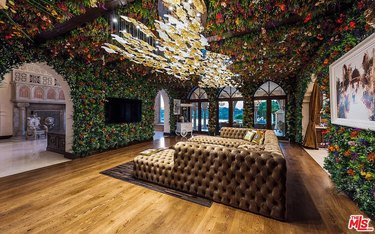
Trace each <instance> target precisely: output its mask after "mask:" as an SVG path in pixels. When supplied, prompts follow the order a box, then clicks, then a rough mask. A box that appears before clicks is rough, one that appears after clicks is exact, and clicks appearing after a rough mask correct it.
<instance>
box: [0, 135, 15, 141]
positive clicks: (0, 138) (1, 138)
mask: <svg viewBox="0 0 375 234" xmlns="http://www.w3.org/2000/svg"><path fill="white" fill-rule="evenodd" d="M12 136H13V135H9V136H0V140H3V139H9V138H11V137H12Z"/></svg>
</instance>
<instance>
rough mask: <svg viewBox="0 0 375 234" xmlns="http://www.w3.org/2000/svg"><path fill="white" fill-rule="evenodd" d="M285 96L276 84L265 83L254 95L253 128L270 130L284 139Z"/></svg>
mask: <svg viewBox="0 0 375 234" xmlns="http://www.w3.org/2000/svg"><path fill="white" fill-rule="evenodd" d="M285 110H286V94H285V92H284V90H283V88H281V87H280V86H279V85H278V84H276V83H275V82H272V81H267V82H265V83H264V84H262V85H261V86H260V87H259V88H258V89H257V91H256V92H255V94H254V126H255V128H265V129H272V130H274V131H275V134H276V135H277V136H281V137H284V136H285V132H286V124H285Z"/></svg>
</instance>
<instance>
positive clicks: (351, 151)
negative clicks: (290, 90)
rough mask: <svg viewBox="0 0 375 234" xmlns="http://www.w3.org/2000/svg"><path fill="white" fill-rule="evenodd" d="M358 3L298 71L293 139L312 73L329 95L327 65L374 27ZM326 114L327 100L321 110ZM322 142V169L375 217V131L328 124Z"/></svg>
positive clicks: (299, 128)
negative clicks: (325, 153) (324, 152)
mask: <svg viewBox="0 0 375 234" xmlns="http://www.w3.org/2000/svg"><path fill="white" fill-rule="evenodd" d="M359 7H360V5H359V4H358V5H354V6H353V7H352V9H351V11H348V12H347V14H346V15H342V16H341V17H340V18H339V19H337V21H338V22H340V24H341V26H340V28H339V31H338V33H337V34H335V35H332V37H331V38H330V39H329V40H328V41H327V43H326V44H324V46H322V47H321V48H320V49H319V51H318V52H317V54H316V56H315V57H314V58H313V59H312V63H311V64H310V65H309V66H308V67H306V69H305V70H304V71H303V73H301V75H300V78H299V80H298V83H297V84H296V91H297V92H295V95H294V98H295V101H296V108H295V113H294V114H293V115H292V116H290V117H288V118H289V119H290V118H294V120H295V123H296V128H295V129H294V131H295V135H296V141H297V142H302V140H303V139H302V101H303V97H304V95H305V92H306V89H307V86H308V84H309V82H310V78H311V75H312V74H315V75H316V76H317V79H318V82H319V85H320V87H321V91H322V92H323V93H325V94H326V95H327V97H329V95H330V93H329V88H330V87H329V65H330V64H332V63H333V62H334V61H336V60H337V59H339V58H340V57H341V56H343V55H344V54H345V53H347V52H348V51H350V50H351V49H352V48H353V47H354V46H356V45H357V44H359V43H360V42H361V41H363V40H364V39H365V38H367V37H368V36H369V35H371V34H372V33H374V31H375V30H374V29H373V28H371V27H369V25H368V24H366V20H365V17H364V14H363V10H362V9H359ZM325 112H326V113H327V116H328V117H329V113H330V110H329V103H328V106H327V108H326V110H325ZM325 134H326V136H325V142H327V143H328V144H329V146H328V151H329V156H328V157H327V158H326V159H325V165H324V167H325V169H326V170H328V172H329V173H330V176H331V179H332V181H333V182H334V183H335V185H336V187H337V188H338V189H339V190H340V191H344V192H345V193H346V194H348V195H349V196H350V197H351V198H352V199H353V200H354V201H355V202H356V203H358V206H359V207H360V209H361V210H363V211H364V212H366V213H367V214H368V215H369V216H370V217H371V218H372V219H374V218H375V205H374V204H375V132H374V131H369V130H364V129H353V128H349V127H345V126H337V125H331V126H329V128H328V129H327V131H326V133H325Z"/></svg>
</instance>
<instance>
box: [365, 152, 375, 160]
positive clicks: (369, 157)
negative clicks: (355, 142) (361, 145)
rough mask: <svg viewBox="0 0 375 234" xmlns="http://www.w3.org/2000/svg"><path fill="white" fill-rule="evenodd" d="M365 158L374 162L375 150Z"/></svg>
mask: <svg viewBox="0 0 375 234" xmlns="http://www.w3.org/2000/svg"><path fill="white" fill-rule="evenodd" d="M367 159H368V160H369V161H370V162H374V161H375V152H373V153H371V154H369V155H368V157H367Z"/></svg>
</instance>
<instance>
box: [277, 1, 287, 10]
mask: <svg viewBox="0 0 375 234" xmlns="http://www.w3.org/2000/svg"><path fill="white" fill-rule="evenodd" d="M279 7H280V10H281V11H285V10H286V6H285V4H283V3H282V4H280V5H279Z"/></svg>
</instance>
